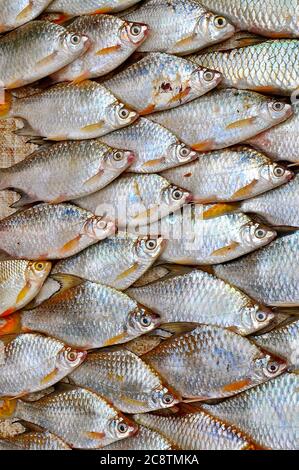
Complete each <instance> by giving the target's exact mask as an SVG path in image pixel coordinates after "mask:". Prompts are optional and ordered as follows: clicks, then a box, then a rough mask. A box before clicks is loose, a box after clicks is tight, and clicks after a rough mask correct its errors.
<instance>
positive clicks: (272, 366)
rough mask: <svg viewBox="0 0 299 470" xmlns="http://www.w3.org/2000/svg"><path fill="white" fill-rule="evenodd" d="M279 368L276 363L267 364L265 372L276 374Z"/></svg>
mask: <svg viewBox="0 0 299 470" xmlns="http://www.w3.org/2000/svg"><path fill="white" fill-rule="evenodd" d="M278 369H279V366H278V364H277V363H276V362H269V364H268V366H267V371H268V372H270V374H276V372H278Z"/></svg>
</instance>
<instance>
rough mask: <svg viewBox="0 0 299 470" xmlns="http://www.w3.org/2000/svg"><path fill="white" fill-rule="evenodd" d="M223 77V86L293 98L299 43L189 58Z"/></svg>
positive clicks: (268, 44)
mask: <svg viewBox="0 0 299 470" xmlns="http://www.w3.org/2000/svg"><path fill="white" fill-rule="evenodd" d="M189 58H190V59H191V60H193V61H194V62H195V63H196V64H197V65H202V66H204V67H209V68H212V69H215V70H218V71H219V72H221V73H222V74H223V77H224V78H223V80H222V83H221V84H222V85H225V86H227V87H236V88H239V89H240V88H241V89H245V90H246V89H247V90H250V89H251V90H256V91H258V89H259V88H260V89H261V91H262V89H263V88H264V89H267V90H269V91H270V90H271V89H272V91H273V92H274V93H279V94H291V93H292V92H293V91H294V90H296V89H297V88H298V86H299V73H298V70H299V41H296V40H281V41H266V42H263V43H261V44H255V45H253V46H248V47H244V48H239V49H234V50H232V51H228V52H226V51H224V52H211V53H206V54H202V55H195V56H190V57H189Z"/></svg>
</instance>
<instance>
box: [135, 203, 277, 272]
mask: <svg viewBox="0 0 299 470" xmlns="http://www.w3.org/2000/svg"><path fill="white" fill-rule="evenodd" d="M225 208H226V205H224V206H223V207H222V205H220V204H219V205H215V206H203V205H200V204H195V205H188V206H185V207H183V209H181V210H180V211H177V212H175V213H174V214H170V215H168V216H167V217H164V218H163V219H161V220H160V221H158V222H155V223H152V224H150V225H147V226H144V227H136V228H134V231H133V229H132V231H133V233H134V234H135V235H139V236H141V235H144V236H145V235H149V234H150V236H155V235H158V234H161V235H162V236H163V238H164V239H165V245H166V246H165V249H164V250H163V252H162V253H161V255H160V260H161V261H164V262H167V263H176V264H182V265H205V264H218V263H225V262H226V261H230V260H232V259H235V258H238V257H240V256H243V255H245V254H247V253H250V252H251V251H254V250H256V249H258V248H261V247H263V246H265V245H268V244H269V243H270V242H271V241H272V240H274V238H275V237H276V232H275V230H273V229H272V228H270V227H267V226H266V225H264V224H261V223H259V222H257V221H256V220H255V219H254V218H252V217H250V216H249V215H247V214H243V213H242V212H236V213H235V212H232V213H227V214H224V215H222V213H221V211H222V210H223V211H225ZM218 211H219V216H218Z"/></svg>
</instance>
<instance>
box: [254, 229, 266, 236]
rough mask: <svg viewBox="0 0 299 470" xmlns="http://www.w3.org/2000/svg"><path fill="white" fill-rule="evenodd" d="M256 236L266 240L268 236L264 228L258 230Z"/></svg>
mask: <svg viewBox="0 0 299 470" xmlns="http://www.w3.org/2000/svg"><path fill="white" fill-rule="evenodd" d="M254 234H255V236H256V238H265V237H266V235H267V232H266V230H264V229H263V228H257V229H256V231H255V232H254Z"/></svg>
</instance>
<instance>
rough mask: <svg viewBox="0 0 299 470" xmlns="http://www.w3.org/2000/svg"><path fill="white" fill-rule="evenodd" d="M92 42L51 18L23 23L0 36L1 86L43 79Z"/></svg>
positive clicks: (75, 57)
mask: <svg viewBox="0 0 299 470" xmlns="http://www.w3.org/2000/svg"><path fill="white" fill-rule="evenodd" d="M0 15H1V14H0ZM0 29H1V26H0ZM89 46H90V42H89V39H88V37H87V36H86V35H81V34H78V33H76V32H68V31H67V30H66V29H65V28H64V27H63V26H60V25H55V24H52V23H50V22H48V21H33V22H30V23H28V24H26V25H24V26H21V28H19V29H17V30H15V31H12V32H10V33H8V34H6V35H5V36H4V37H2V38H1V40H0V83H1V87H2V88H6V89H14V88H20V87H22V86H24V85H28V84H29V83H33V82H35V81H36V80H40V79H41V78H44V77H46V76H47V75H49V74H51V73H54V72H56V71H57V70H59V69H61V68H62V67H64V66H65V65H67V64H69V63H70V62H72V61H73V60H75V59H77V58H78V57H80V55H81V54H83V53H84V52H86V51H87V49H88V47H89Z"/></svg>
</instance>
